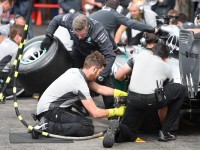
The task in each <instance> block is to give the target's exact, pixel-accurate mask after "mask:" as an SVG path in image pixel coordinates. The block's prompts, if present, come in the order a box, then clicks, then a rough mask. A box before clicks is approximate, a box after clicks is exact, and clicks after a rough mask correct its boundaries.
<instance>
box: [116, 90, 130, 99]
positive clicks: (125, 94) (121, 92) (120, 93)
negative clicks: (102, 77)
mask: <svg viewBox="0 0 200 150" xmlns="http://www.w3.org/2000/svg"><path fill="white" fill-rule="evenodd" d="M117 96H128V93H126V92H124V91H121V90H118V89H114V97H117Z"/></svg>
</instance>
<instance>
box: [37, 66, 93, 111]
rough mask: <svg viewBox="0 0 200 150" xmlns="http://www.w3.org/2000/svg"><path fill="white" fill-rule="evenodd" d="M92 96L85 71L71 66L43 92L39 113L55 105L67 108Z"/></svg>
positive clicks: (38, 106) (38, 108) (38, 107)
mask: <svg viewBox="0 0 200 150" xmlns="http://www.w3.org/2000/svg"><path fill="white" fill-rule="evenodd" d="M90 98H91V96H90V91H89V88H88V84H87V81H86V78H85V75H84V73H83V72H82V70H80V69H78V68H71V69H69V70H67V71H66V72H65V73H64V74H62V75H61V76H60V77H59V78H57V79H56V80H55V81H54V82H53V83H52V84H51V85H50V86H49V87H48V88H47V89H46V91H45V92H44V93H43V95H42V96H41V98H40V100H39V102H38V105H37V115H39V114H40V113H42V112H45V111H47V110H49V109H52V108H55V107H61V108H66V107H69V106H71V105H72V104H73V103H74V102H76V101H79V100H83V99H86V100H87V99H90Z"/></svg>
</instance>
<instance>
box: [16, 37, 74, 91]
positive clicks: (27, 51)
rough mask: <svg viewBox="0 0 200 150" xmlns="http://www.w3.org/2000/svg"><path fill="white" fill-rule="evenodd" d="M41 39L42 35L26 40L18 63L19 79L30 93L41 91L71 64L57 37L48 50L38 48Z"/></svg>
mask: <svg viewBox="0 0 200 150" xmlns="http://www.w3.org/2000/svg"><path fill="white" fill-rule="evenodd" d="M43 39H44V36H38V37H35V38H33V39H31V40H29V41H28V42H27V44H26V45H25V48H24V52H23V54H22V60H21V61H20V65H19V71H18V72H19V77H18V78H19V81H20V83H21V84H22V85H23V87H24V88H25V89H27V90H28V91H30V92H32V93H43V92H44V90H45V89H46V88H47V87H48V86H49V85H50V84H51V83H52V82H53V81H54V80H55V79H56V78H58V77H59V76H60V75H61V74H62V73H64V72H65V71H66V70H68V69H69V68H71V65H72V64H71V57H70V54H69V52H68V51H67V50H66V48H65V47H64V45H63V44H62V43H61V42H60V40H59V39H58V38H57V37H54V39H53V42H52V44H51V46H50V48H49V50H48V51H46V50H41V49H40V44H41V42H42V40H43Z"/></svg>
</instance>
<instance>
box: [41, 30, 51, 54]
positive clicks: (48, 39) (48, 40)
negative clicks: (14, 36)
mask: <svg viewBox="0 0 200 150" xmlns="http://www.w3.org/2000/svg"><path fill="white" fill-rule="evenodd" d="M52 41H53V35H52V34H46V37H45V38H44V40H43V41H42V43H41V45H40V48H41V49H42V50H44V49H46V50H48V49H49V47H50V46H51V43H52Z"/></svg>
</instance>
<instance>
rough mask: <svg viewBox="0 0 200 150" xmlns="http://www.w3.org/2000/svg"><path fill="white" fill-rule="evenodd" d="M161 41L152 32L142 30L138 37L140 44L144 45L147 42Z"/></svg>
mask: <svg viewBox="0 0 200 150" xmlns="http://www.w3.org/2000/svg"><path fill="white" fill-rule="evenodd" d="M151 42H154V43H161V42H162V41H161V40H160V39H159V38H158V37H157V36H156V35H155V34H153V33H146V32H144V34H143V37H142V38H141V39H140V43H141V45H142V46H146V45H147V44H148V43H151Z"/></svg>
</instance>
